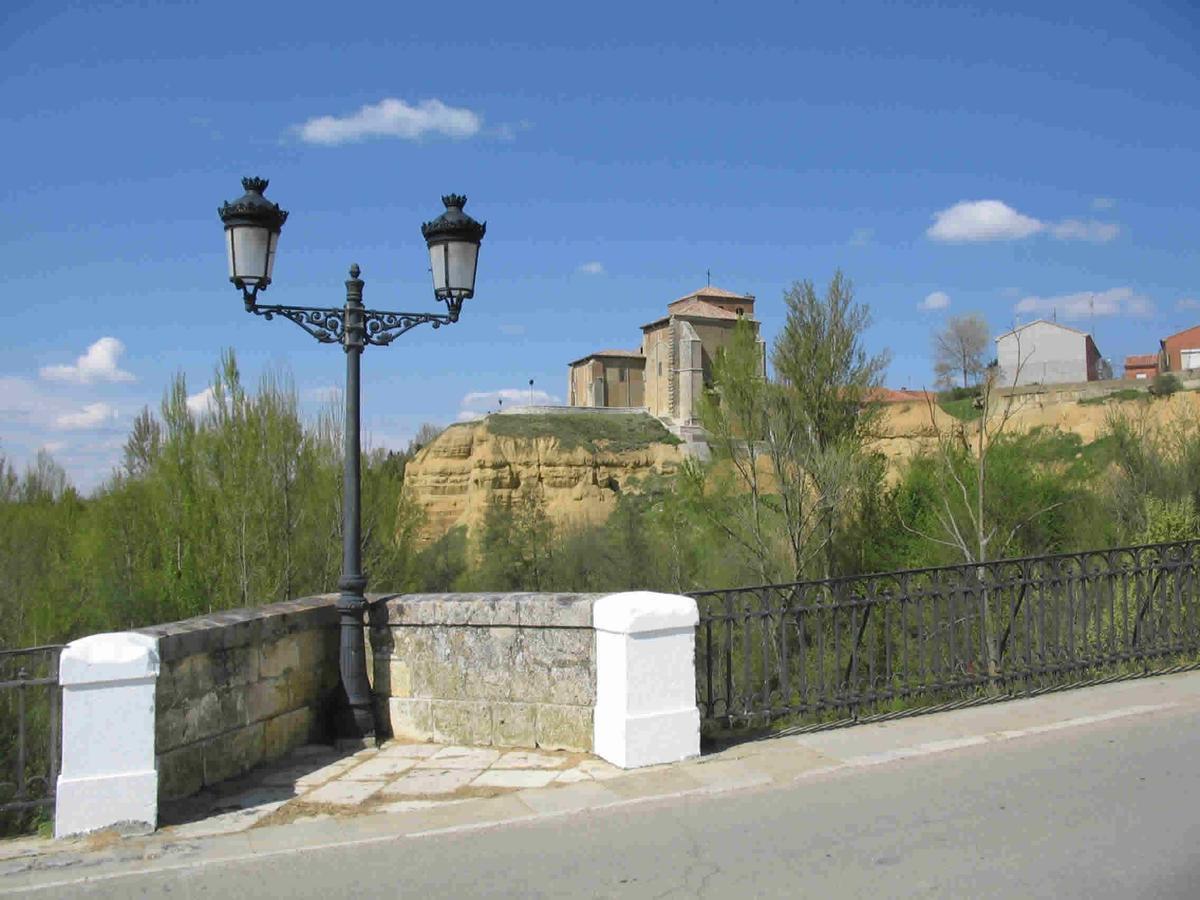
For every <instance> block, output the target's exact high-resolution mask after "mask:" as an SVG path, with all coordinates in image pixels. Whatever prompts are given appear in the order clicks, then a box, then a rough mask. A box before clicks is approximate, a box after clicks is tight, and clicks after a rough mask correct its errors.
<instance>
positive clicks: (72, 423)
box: [54, 403, 117, 431]
mask: <svg viewBox="0 0 1200 900" xmlns="http://www.w3.org/2000/svg"><path fill="white" fill-rule="evenodd" d="M116 418H117V411H116V409H114V408H113V407H111V406H109V405H108V404H107V403H89V404H88V405H87V406H85V407H84V408H83V409H81V410H78V411H76V412H69V413H62V414H61V415H59V416H58V417H57V418H56V419H55V420H54V425H55V427H57V428H63V429H67V430H70V431H80V430H85V429H88V428H99V427H100V426H101V425H106V424H108V423H109V422H112V421H113V420H115V419H116Z"/></svg>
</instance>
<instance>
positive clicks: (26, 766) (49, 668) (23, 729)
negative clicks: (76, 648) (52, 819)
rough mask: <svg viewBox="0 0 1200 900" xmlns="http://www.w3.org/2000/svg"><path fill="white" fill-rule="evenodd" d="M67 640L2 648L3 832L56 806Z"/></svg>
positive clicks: (0, 818) (0, 782)
mask: <svg viewBox="0 0 1200 900" xmlns="http://www.w3.org/2000/svg"><path fill="white" fill-rule="evenodd" d="M61 651H62V646H61V645H57V644H55V645H48V646H44V647H26V648H24V649H21V650H0V834H5V833H12V832H14V831H21V830H23V829H25V828H26V827H28V825H29V824H30V822H32V821H33V820H34V819H35V818H36V813H37V812H38V810H39V809H45V808H49V809H50V810H51V811H52V810H53V804H54V789H55V785H56V784H57V782H58V765H59V759H60V753H61V744H60V735H59V721H60V718H59V708H60V703H61V699H62V694H61V689H60V688H59V684H58V658H59V654H60V652H61Z"/></svg>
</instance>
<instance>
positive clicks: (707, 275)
mask: <svg viewBox="0 0 1200 900" xmlns="http://www.w3.org/2000/svg"><path fill="white" fill-rule="evenodd" d="M704 277H705V279H707V281H708V286H709V287H712V269H705V270H704Z"/></svg>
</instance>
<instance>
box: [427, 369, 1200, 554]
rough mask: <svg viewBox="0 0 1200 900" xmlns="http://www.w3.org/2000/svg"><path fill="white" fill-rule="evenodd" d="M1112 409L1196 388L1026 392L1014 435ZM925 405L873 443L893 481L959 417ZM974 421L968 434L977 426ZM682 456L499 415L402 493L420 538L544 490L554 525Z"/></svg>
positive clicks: (566, 419) (1172, 405)
mask: <svg viewBox="0 0 1200 900" xmlns="http://www.w3.org/2000/svg"><path fill="white" fill-rule="evenodd" d="M1113 411H1117V412H1121V413H1126V414H1133V415H1138V416H1145V417H1147V418H1148V419H1149V420H1150V421H1153V422H1157V423H1163V422H1169V421H1171V420H1174V419H1177V418H1180V417H1184V418H1191V419H1194V418H1196V417H1197V416H1198V415H1200V393H1196V392H1191V391H1189V392H1186V393H1179V394H1176V395H1175V396H1173V397H1170V398H1163V399H1160V400H1150V399H1149V398H1146V399H1144V400H1134V401H1132V402H1122V401H1121V400H1120V399H1118V398H1113V399H1111V400H1109V401H1107V402H1102V403H1093V404H1080V403H1077V402H1075V401H1074V400H1069V401H1064V402H1053V401H1046V400H1044V399H1041V398H1037V397H1033V398H1022V399H1021V400H1020V401H1019V402H1017V403H1015V404H1014V408H1013V415H1012V421H1011V423H1010V424H1009V430H1010V431H1013V432H1015V431H1027V430H1030V429H1033V428H1058V429H1061V430H1063V431H1070V432H1074V433H1076V434H1078V435H1079V436H1080V437H1081V438H1082V439H1083V442H1084V443H1085V444H1088V443H1091V442H1092V441H1094V440H1096V439H1097V437H1099V436H1100V435H1101V434H1102V432H1103V430H1104V427H1105V421H1106V419H1107V418H1108V416H1109V415H1110V413H1112V412H1113ZM930 415H931V414H930V409H929V407H928V405H926V404H925V403H920V402H914V403H896V404H891V405H889V406H888V407H887V408H886V410H885V412H884V417H883V420H882V421H881V423H880V429H879V433H878V436H877V437H876V439H875V440H874V441H872V442H871V446H872V448H873V449H875V450H878V451H880V452H882V453H883V454H884V456H886V457H887V459H888V461H889V463H890V464H891V465H890V467H889V468H890V472H889V477H891V478H895V477H897V476H898V474H899V471H900V467H901V465H902V464H903V462H904V461H905V460H907V459H908V458H910V457H911V456H912V455H913V454H915V453H920V452H921V451H923V450H929V449H932V448H933V447H934V446H935V445H936V439H935V434H936V431H937V430H945V429H947V428H950V427H953V426H955V425H956V424H958V423H957V420H956V419H954V418H953V417H951V416H949V415H948V414H946V413H945V412H943V411H942V410H940V409H938V408H937V407H936V406H935V407H934V409H933V414H932V415H933V419H932V421H931V417H930ZM975 427H977V426H975V425H974V424H971V423H968V424H967V426H966V428H967V431H968V434H970V433H972V432H973V431H974V429H975ZM683 459H684V453H683V448H682V446H681V445H680V444H679V443H678V441H676V440H675V439H674V438H673V437H672V436H671V435H670V433H669V432H668V431H667V430H666V429H665V428H664V427H663V426H662V425H661V424H660V423H659V422H658V420H656V419H654V418H652V417H650V416H649V415H646V414H628V413H627V414H595V413H570V414H541V415H535V414H526V415H512V414H505V415H494V416H488V417H487V418H485V419H481V420H479V421H476V422H468V423H464V424H460V425H452V426H450V427H449V428H447V429H446V430H445V431H443V432H442V433H441V434H440V435H439V436H438V437H437V438H436V439H435V440H434V441H433V442H432V443H431V444H429V446H427V447H426V448H424V449H423V450H421V452H420V453H418V454H417V455H416V457H415V458H414V459H413V460H412V461H411V462H410V463H409V464H408V468H407V469H406V474H405V489H406V490H407V491H408V492H409V495H410V496H411V497H412V498H413V499H415V500H416V501H417V503H418V504H419V505H420V506H421V507H422V508H423V509H424V510H425V513H426V524H425V528H424V531H423V538H424V539H425V540H426V541H428V540H435V539H437V538H438V537H440V536H442V535H443V534H445V533H446V532H447V531H449V530H450V529H452V528H454V527H456V526H459V525H465V526H466V527H467V528H468V529H472V528H475V527H476V526H478V525H479V524H481V523H482V522H483V517H484V513H485V512H486V510H487V505H488V501H489V498H491V497H496V498H497V499H499V500H501V501H508V500H511V499H513V498H521V497H522V496H525V495H527V494H531V493H534V492H539V493H540V494H541V495H542V496H543V497H544V498H545V502H546V510H547V513H548V514H549V515H550V517H551V518H552V519H554V521H555V522H556V523H560V524H567V525H575V524H580V525H582V524H593V523H598V522H602V521H604V520H605V519H606V518H607V517H608V514H609V513H610V512H612V509H613V507H614V505H615V503H616V499H617V495H618V494H619V493H621V492H623V491H630V492H634V493H636V492H637V491H638V490H639V489H640V483H641V482H642V481H644V480H645V479H646V478H648V477H651V476H654V475H671V474H673V473H674V472H675V471H676V470H677V469H678V467H679V465H680V463H681V462H682V461H683Z"/></svg>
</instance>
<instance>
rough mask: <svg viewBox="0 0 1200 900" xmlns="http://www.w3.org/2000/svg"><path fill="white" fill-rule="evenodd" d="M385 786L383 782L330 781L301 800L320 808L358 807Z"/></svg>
mask: <svg viewBox="0 0 1200 900" xmlns="http://www.w3.org/2000/svg"><path fill="white" fill-rule="evenodd" d="M386 784H387V782H385V781H349V780H346V781H341V780H339V781H331V782H330V783H329V784H324V785H322V786H321V787H319V788H317V789H316V790H315V791H310V792H309V793H307V794H305V795H304V796H303V797H302V798H301V800H303V802H305V803H316V804H320V805H322V806H358V805H359V804H361V803H362V802H363V801H364V800H366V799H367V798H369V797H373V796H375V795H376V794H377V793H379V792H380V791H381V790H383V788H384V786H385V785H386Z"/></svg>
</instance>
